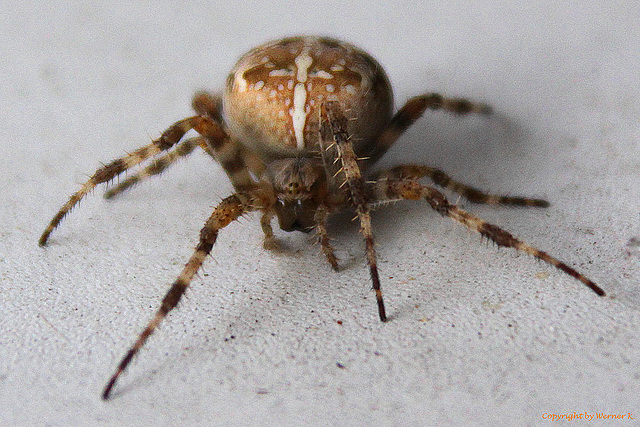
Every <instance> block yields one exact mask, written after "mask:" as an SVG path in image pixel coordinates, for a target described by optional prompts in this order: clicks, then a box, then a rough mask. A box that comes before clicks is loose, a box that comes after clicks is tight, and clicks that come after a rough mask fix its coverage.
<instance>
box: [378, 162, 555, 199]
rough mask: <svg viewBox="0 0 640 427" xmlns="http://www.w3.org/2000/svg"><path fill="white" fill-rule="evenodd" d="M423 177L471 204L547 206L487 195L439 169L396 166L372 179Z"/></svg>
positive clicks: (508, 197) (415, 178)
mask: <svg viewBox="0 0 640 427" xmlns="http://www.w3.org/2000/svg"><path fill="white" fill-rule="evenodd" d="M423 177H429V179H431V180H432V181H433V182H434V183H435V184H437V185H439V186H440V187H442V188H446V189H448V190H451V191H453V192H456V193H458V194H460V195H461V196H463V197H465V198H466V199H468V200H469V201H471V202H473V203H485V204H491V205H513V206H535V207H541V208H546V207H548V206H549V202H547V201H546V200H541V199H531V198H527V197H513V196H500V195H496V194H488V193H485V192H484V191H482V190H478V189H477V188H474V187H471V186H469V185H466V184H463V183H461V182H458V181H455V180H453V179H452V178H451V177H450V176H449V175H447V174H446V173H445V172H443V171H441V170H439V169H435V168H431V167H429V166H418V165H402V166H397V167H394V168H392V169H389V170H387V171H383V172H380V173H378V174H376V175H375V176H374V177H373V178H372V179H373V180H376V181H377V180H380V179H390V180H403V179H414V180H417V179H420V178H423Z"/></svg>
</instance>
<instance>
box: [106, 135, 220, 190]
mask: <svg viewBox="0 0 640 427" xmlns="http://www.w3.org/2000/svg"><path fill="white" fill-rule="evenodd" d="M198 146H200V147H203V148H208V146H207V145H206V142H205V140H204V138H202V137H196V138H189V139H187V140H184V141H182V142H181V143H180V144H178V146H177V147H175V149H173V150H171V151H169V152H168V153H167V154H165V155H164V156H162V157H159V158H156V159H154V160H153V162H152V163H151V164H150V165H149V166H147V167H146V168H144V169H143V170H141V171H140V172H138V173H136V174H134V175H131V176H129V177H127V179H125V180H124V181H122V182H120V183H118V185H115V186H114V187H112V188H110V189H109V190H107V191H106V192H105V193H104V198H105V199H112V198H114V197H116V196H118V195H119V194H121V193H122V192H124V191H126V190H128V189H129V188H131V187H133V186H134V185H136V184H138V183H140V182H141V181H144V180H146V179H148V178H151V177H153V176H155V175H159V174H161V173H162V172H164V171H165V170H166V169H167V168H168V167H169V166H171V165H172V164H174V163H175V162H177V161H178V160H179V159H180V158H182V157H186V156H188V155H189V154H191V153H192V152H193V150H195V148H196V147H198Z"/></svg>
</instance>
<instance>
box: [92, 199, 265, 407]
mask: <svg viewBox="0 0 640 427" xmlns="http://www.w3.org/2000/svg"><path fill="white" fill-rule="evenodd" d="M272 203H273V201H272V197H271V196H270V195H269V194H268V193H262V192H260V191H254V192H247V193H236V194H234V195H232V196H229V197H227V198H226V199H224V200H222V202H220V204H219V205H218V206H217V207H216V208H215V210H214V211H213V213H212V214H211V216H210V217H209V219H208V220H207V222H206V223H205V225H204V227H203V228H202V230H200V242H199V243H198V246H196V249H195V252H194V253H193V255H191V258H190V259H189V262H187V264H186V265H185V266H184V268H183V270H182V272H181V273H180V275H179V276H178V278H177V279H176V280H175V282H173V284H172V285H171V288H170V289H169V291H168V292H167V294H166V295H165V296H164V298H163V299H162V304H161V305H160V308H159V309H158V311H157V312H156V314H155V316H154V317H153V318H152V319H151V321H150V322H149V323H148V325H147V327H146V328H145V329H144V330H143V331H142V333H141V334H140V336H139V337H138V339H137V340H136V342H135V343H134V344H133V346H132V347H131V348H130V349H129V351H128V352H127V354H126V355H125V356H124V358H123V359H122V361H121V362H120V364H119V365H118V368H117V370H116V372H115V373H114V374H113V376H112V377H111V379H110V380H109V382H108V383H107V385H106V387H105V388H104V391H103V392H102V398H103V399H105V400H106V399H108V398H109V395H110V394H111V389H112V388H113V386H114V385H115V383H116V381H117V380H118V377H120V375H121V374H122V373H123V372H124V370H125V369H127V366H128V365H129V363H131V360H132V359H133V357H134V356H135V355H136V354H137V353H138V351H140V349H141V348H142V346H143V345H144V343H145V342H146V341H147V339H148V338H149V336H151V334H153V332H154V331H155V330H156V328H157V327H158V325H159V324H160V323H161V322H162V320H163V319H164V318H165V317H166V316H167V314H169V312H170V311H171V310H173V309H174V308H175V307H176V305H178V302H179V301H180V298H181V297H182V295H183V294H184V293H185V291H186V290H187V288H188V287H189V284H190V283H191V280H192V279H193V276H194V275H195V274H196V273H197V272H198V270H199V269H200V267H201V266H202V263H203V261H204V259H205V258H206V257H207V255H209V253H210V252H211V249H212V248H213V245H214V243H215V242H216V239H217V238H218V232H219V231H220V230H221V229H222V228H224V227H226V226H227V225H229V224H230V223H231V222H233V221H235V220H236V219H238V217H240V216H241V215H243V214H245V213H248V212H251V211H255V210H258V209H267V208H269V207H270V206H271V205H272Z"/></svg>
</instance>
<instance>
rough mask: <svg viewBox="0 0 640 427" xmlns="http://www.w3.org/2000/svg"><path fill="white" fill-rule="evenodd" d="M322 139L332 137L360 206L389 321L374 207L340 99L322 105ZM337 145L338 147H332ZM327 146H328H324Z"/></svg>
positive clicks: (378, 296) (381, 313)
mask: <svg viewBox="0 0 640 427" xmlns="http://www.w3.org/2000/svg"><path fill="white" fill-rule="evenodd" d="M320 139H321V140H325V139H329V140H331V141H333V144H332V145H331V146H329V147H326V149H330V148H335V149H336V150H337V154H338V158H339V159H340V163H341V166H342V169H341V173H342V174H343V175H344V179H345V181H344V182H343V185H345V184H346V185H347V186H348V188H349V192H350V195H351V202H352V203H353V205H355V207H356V212H357V214H358V217H359V218H360V232H361V233H362V235H363V236H364V239H365V245H366V252H367V263H368V264H369V273H370V275H371V282H372V284H373V290H374V292H375V294H376V301H377V303H378V314H379V316H380V320H381V321H383V322H385V321H386V320H387V316H386V314H385V308H384V301H383V299H382V290H381V289H380V277H379V274H378V266H377V259H376V249H375V246H374V240H373V232H372V229H371V208H370V206H369V203H368V201H367V200H366V198H365V188H364V187H365V184H364V180H363V178H362V174H361V172H360V167H359V166H358V158H357V156H356V153H355V151H354V150H353V144H352V142H351V140H350V137H349V134H348V132H347V118H346V117H345V115H344V113H343V112H342V108H341V107H340V104H339V103H338V102H336V101H330V102H325V103H324V104H323V105H322V108H321V138H320ZM332 146H334V147H332ZM323 149H325V147H323Z"/></svg>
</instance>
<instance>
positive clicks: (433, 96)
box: [367, 93, 491, 165]
mask: <svg viewBox="0 0 640 427" xmlns="http://www.w3.org/2000/svg"><path fill="white" fill-rule="evenodd" d="M440 109H442V110H445V111H449V112H452V113H455V114H460V115H461V114H469V113H479V114H490V113H491V107H490V106H488V105H486V104H481V103H476V102H471V101H469V100H466V99H461V98H445V97H443V96H442V95H439V94H437V93H428V94H425V95H420V96H416V97H414V98H411V99H410V100H408V101H407V102H406V104H404V106H403V107H402V108H401V109H400V110H398V112H397V113H396V114H395V115H394V116H393V118H392V119H391V122H390V123H389V125H388V126H387V128H386V129H385V130H384V131H383V132H382V134H381V135H380V137H379V138H378V140H377V141H376V143H375V145H374V147H373V149H372V151H371V153H370V154H369V158H368V159H367V165H372V164H374V163H375V162H376V161H378V160H379V159H380V157H382V156H383V155H384V153H386V152H387V150H389V148H391V146H392V145H393V144H395V142H396V141H397V140H398V138H400V136H402V134H403V133H404V132H405V131H406V130H407V129H408V128H409V127H410V126H411V125H412V124H414V123H415V121H416V120H418V119H419V118H420V117H421V116H422V114H423V113H424V112H425V111H426V110H440Z"/></svg>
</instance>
